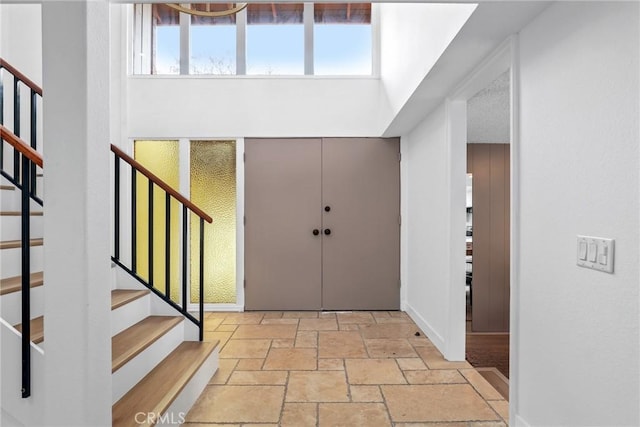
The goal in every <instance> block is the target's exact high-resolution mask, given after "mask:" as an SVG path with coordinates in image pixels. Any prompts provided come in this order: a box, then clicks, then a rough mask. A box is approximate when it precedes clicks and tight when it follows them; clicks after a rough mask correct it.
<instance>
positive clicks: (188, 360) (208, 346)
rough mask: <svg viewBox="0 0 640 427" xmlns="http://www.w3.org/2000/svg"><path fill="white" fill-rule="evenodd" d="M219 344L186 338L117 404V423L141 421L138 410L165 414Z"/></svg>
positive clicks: (113, 410)
mask: <svg viewBox="0 0 640 427" xmlns="http://www.w3.org/2000/svg"><path fill="white" fill-rule="evenodd" d="M217 345H218V342H217V341H216V342H199V341H185V342H183V343H182V344H180V345H179V346H178V347H176V349H175V350H173V352H172V353H171V354H169V355H168V356H167V357H166V358H165V359H164V360H162V361H161V362H160V363H159V364H158V365H157V366H156V367H155V368H153V370H152V371H151V372H149V373H148V374H147V376H145V377H144V378H143V379H142V380H140V382H139V383H138V384H136V385H135V386H134V387H133V388H132V389H131V390H129V391H128V392H127V394H125V395H124V396H123V397H122V398H121V399H120V400H118V401H117V402H116V403H115V404H114V405H113V407H112V411H111V413H112V423H113V425H114V426H128V425H133V424H137V423H134V422H133V420H134V417H135V415H136V413H144V414H149V413H155V414H163V413H164V412H165V411H166V410H167V409H168V408H169V406H170V405H171V404H172V403H173V401H174V400H175V399H176V397H177V396H178V394H180V392H181V391H182V390H183V389H184V387H185V385H186V384H187V383H188V382H189V381H190V380H191V378H193V376H194V374H195V373H196V372H197V371H198V369H200V367H201V366H202V364H203V363H204V362H205V360H206V359H207V358H208V357H209V355H210V354H211V352H213V351H214V350H215V348H216V346H217ZM140 425H148V424H140Z"/></svg>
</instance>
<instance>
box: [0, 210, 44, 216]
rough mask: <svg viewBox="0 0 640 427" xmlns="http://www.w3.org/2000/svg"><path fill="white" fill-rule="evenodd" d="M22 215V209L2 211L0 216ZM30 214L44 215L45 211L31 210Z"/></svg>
mask: <svg viewBox="0 0 640 427" xmlns="http://www.w3.org/2000/svg"><path fill="white" fill-rule="evenodd" d="M20 215H22V212H20V211H2V212H0V216H20ZM29 215H31V216H42V215H44V212H42V211H31V212H29Z"/></svg>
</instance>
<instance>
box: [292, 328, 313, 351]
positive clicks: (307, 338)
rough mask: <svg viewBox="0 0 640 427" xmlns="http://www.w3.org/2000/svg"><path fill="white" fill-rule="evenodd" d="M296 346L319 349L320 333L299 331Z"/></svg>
mask: <svg viewBox="0 0 640 427" xmlns="http://www.w3.org/2000/svg"><path fill="white" fill-rule="evenodd" d="M295 346H296V347H302V348H318V332H316V331H298V334H297V335H296V343H295Z"/></svg>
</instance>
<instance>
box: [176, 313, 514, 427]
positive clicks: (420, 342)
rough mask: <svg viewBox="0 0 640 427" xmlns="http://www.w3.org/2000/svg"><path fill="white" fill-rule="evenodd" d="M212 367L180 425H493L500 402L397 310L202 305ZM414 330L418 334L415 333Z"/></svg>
mask: <svg viewBox="0 0 640 427" xmlns="http://www.w3.org/2000/svg"><path fill="white" fill-rule="evenodd" d="M205 331H206V332H205V339H206V340H220V345H221V346H222V347H221V351H220V368H219V371H218V372H217V373H216V375H215V376H214V377H213V378H212V379H211V381H210V383H209V385H208V386H207V387H206V389H205V391H204V392H203V393H202V395H201V396H200V398H199V399H198V401H197V402H196V404H195V405H194V407H193V408H192V409H191V411H190V412H189V413H188V414H187V415H186V424H185V425H186V426H190V427H193V426H197V425H198V426H205V425H206V426H212V425H225V426H235V427H240V426H242V427H247V426H253V425H261V426H277V425H280V426H296V427H304V426H349V427H353V426H372V427H382V426H396V427H400V426H402V427H409V426H414V427H418V426H420V427H424V426H437V425H442V424H440V423H446V426H448V427H462V426H465V427H480V426H482V427H500V426H505V425H506V422H505V420H508V402H506V401H505V400H504V399H502V396H501V395H500V394H499V393H498V392H497V391H496V390H495V389H493V388H492V387H491V386H490V385H489V383H487V382H486V380H484V378H483V377H482V376H481V375H480V374H478V372H476V371H475V370H474V369H473V368H472V367H471V366H470V365H469V364H468V363H467V362H448V361H446V360H445V359H444V358H443V357H442V355H441V354H440V352H438V350H437V349H436V348H435V347H434V346H433V344H432V343H431V342H430V341H429V340H428V339H427V338H426V337H424V334H423V333H422V331H420V329H419V328H418V327H417V326H416V325H415V324H414V323H413V322H412V321H411V319H410V318H409V317H408V316H407V315H406V314H405V313H403V312H384V311H383V312H348V313H318V312H246V313H208V314H207V319H206V325H205ZM417 334H419V335H417Z"/></svg>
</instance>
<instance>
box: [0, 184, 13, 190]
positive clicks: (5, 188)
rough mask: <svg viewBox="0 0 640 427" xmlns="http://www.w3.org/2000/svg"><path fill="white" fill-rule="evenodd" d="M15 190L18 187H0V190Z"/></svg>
mask: <svg viewBox="0 0 640 427" xmlns="http://www.w3.org/2000/svg"><path fill="white" fill-rule="evenodd" d="M15 189H16V187H14V186H13V185H0V190H7V191H13V190H15Z"/></svg>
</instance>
